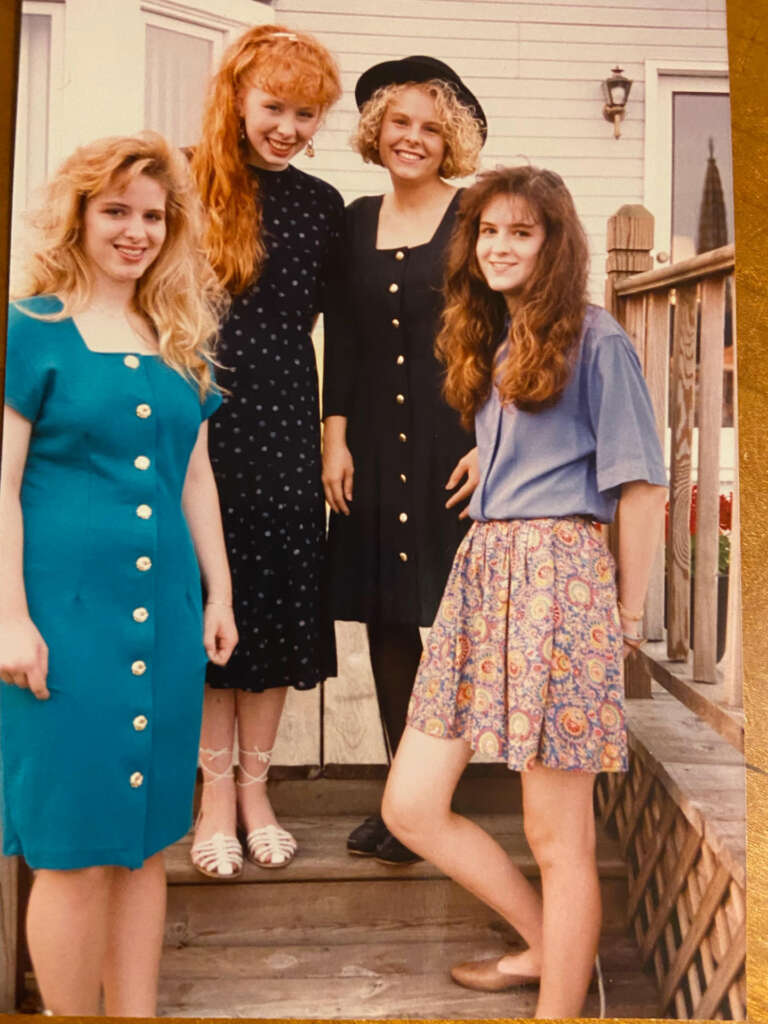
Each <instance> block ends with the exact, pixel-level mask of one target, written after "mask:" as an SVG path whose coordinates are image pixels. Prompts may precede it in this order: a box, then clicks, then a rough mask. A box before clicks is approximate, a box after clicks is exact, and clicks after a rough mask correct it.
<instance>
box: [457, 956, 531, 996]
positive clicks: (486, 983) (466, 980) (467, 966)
mask: <svg viewBox="0 0 768 1024" xmlns="http://www.w3.org/2000/svg"><path fill="white" fill-rule="evenodd" d="M502 959H503V957H492V958H491V959H489V960H470V961H468V962H467V963H464V964H456V965H455V966H454V967H452V968H451V977H452V978H453V980H454V981H455V982H456V984H457V985H463V986H464V988H473V989H476V990H477V991H478V992H503V991H504V989H507V988H522V987H523V986H528V985H538V984H539V980H540V979H539V978H538V977H532V976H531V975H528V974H507V973H505V972H504V971H500V970H499V961H500V960H502Z"/></svg>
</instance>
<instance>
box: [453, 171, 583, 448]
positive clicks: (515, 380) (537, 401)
mask: <svg viewBox="0 0 768 1024" xmlns="http://www.w3.org/2000/svg"><path fill="white" fill-rule="evenodd" d="M496 196H508V197H509V198H511V199H516V200H518V201H519V202H521V203H523V204H524V207H527V210H528V211H529V212H530V215H531V217H532V218H533V219H534V220H535V221H537V222H538V223H540V224H542V225H543V227H544V229H545V232H546V235H545V239H544V242H543V244H542V247H541V249H540V250H539V253H538V257H537V259H536V264H535V266H534V269H533V273H532V274H531V276H530V278H529V279H528V281H527V282H526V283H525V286H524V288H523V292H522V295H521V296H520V301H519V303H518V305H517V306H516V308H515V310H514V312H513V313H512V315H511V320H510V324H509V331H508V335H507V341H508V343H509V344H508V346H507V349H506V353H505V355H504V358H503V359H502V360H501V362H499V363H497V364H496V365H494V359H495V355H496V351H497V348H498V345H499V342H500V340H501V334H502V330H503V328H504V324H505V321H506V318H507V315H508V310H507V305H506V303H505V301H504V297H503V295H502V294H501V293H500V292H495V291H491V289H490V288H489V287H488V285H487V283H486V280H485V277H484V276H483V273H482V271H481V270H480V267H479V264H478V262H477V256H476V254H475V247H476V245H477V237H478V227H479V224H480V220H481V218H482V214H483V211H484V210H485V209H486V207H487V206H488V204H489V203H490V202H491V200H492V199H495V198H496ZM588 265H589V249H588V245H587V239H586V235H585V234H584V229H583V227H582V226H581V222H580V221H579V218H578V215H577V213H576V209H575V207H574V205H573V199H572V198H571V194H570V192H569V191H568V189H567V188H566V187H565V184H564V183H563V180H562V178H560V176H559V175H557V174H555V173H554V172H553V171H547V170H540V169H539V168H537V167H507V168H501V169H499V170H496V171H491V172H488V173H487V174H483V175H482V176H481V177H480V179H479V180H478V181H477V183H476V184H475V185H473V186H472V187H471V188H468V189H467V190H466V191H465V192H464V193H463V194H462V197H461V200H460V204H459V211H458V216H457V220H456V225H455V227H454V230H453V234H452V236H451V240H450V243H449V246H448V252H447V256H446V269H445V278H444V286H443V291H444V296H445V305H444V309H443V315H442V325H441V329H440V332H439V334H438V336H437V339H436V341H435V354H436V355H437V357H438V359H439V360H440V361H441V362H442V363H443V364H444V366H445V380H444V382H443V394H444V396H445V399H446V401H447V402H448V404H449V405H451V406H453V407H454V408H455V409H458V410H459V412H460V413H461V419H462V422H463V423H464V425H465V426H466V427H468V428H470V427H471V426H472V423H473V420H474V416H475V413H476V412H477V410H478V409H479V408H480V406H481V405H482V404H483V402H484V401H485V400H486V399H487V397H488V394H489V393H490V389H491V384H492V382H495V384H496V386H497V387H498V390H499V397H500V400H501V402H502V405H505V406H509V405H514V406H516V407H517V408H518V409H524V410H525V411H526V412H538V411H539V410H541V409H544V408H546V407H548V406H551V405H554V404H555V402H557V400H558V399H559V398H560V396H561V395H562V393H563V390H564V389H565V386H566V384H567V383H568V378H569V376H570V373H571V364H572V353H573V350H574V348H575V346H576V345H577V344H578V341H579V338H580V335H581V328H582V322H583V320H584V314H585V312H586V307H587V274H588Z"/></svg>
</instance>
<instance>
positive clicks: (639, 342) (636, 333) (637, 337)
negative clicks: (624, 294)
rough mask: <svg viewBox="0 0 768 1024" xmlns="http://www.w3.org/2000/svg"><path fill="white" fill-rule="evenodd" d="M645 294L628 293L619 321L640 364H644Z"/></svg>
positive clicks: (646, 298)
mask: <svg viewBox="0 0 768 1024" xmlns="http://www.w3.org/2000/svg"><path fill="white" fill-rule="evenodd" d="M647 302H648V296H647V295H630V296H629V298H627V300H626V301H625V302H624V304H623V309H622V318H621V323H622V326H623V328H624V330H625V331H626V332H627V334H628V335H629V340H630V341H631V342H632V344H633V345H634V346H635V351H636V352H637V357H638V359H639V360H640V365H641V366H644V365H645V343H646V339H645V332H646V309H647Z"/></svg>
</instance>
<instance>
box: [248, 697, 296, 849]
mask: <svg viewBox="0 0 768 1024" xmlns="http://www.w3.org/2000/svg"><path fill="white" fill-rule="evenodd" d="M287 692H288V690H287V687H285V686H280V687H275V688H274V689H271V690H265V691H264V692H263V693H247V692H246V691H245V690H238V691H237V732H238V744H239V748H240V749H239V755H238V757H239V764H240V769H241V770H240V771H239V773H238V783H239V785H238V787H237V803H238V809H239V812H240V820H241V822H242V823H243V825H244V826H245V830H246V832H251V831H252V830H253V829H255V828H262V827H263V826H264V825H276V824H277V818H276V817H275V812H274V811H273V810H272V805H271V803H270V802H269V796H268V794H267V776H268V774H269V763H270V760H271V758H272V748H273V747H274V745H275V738H276V737H277V729H278V726H279V725H280V716H281V715H282V713H283V705H284V704H285V697H286V693H287Z"/></svg>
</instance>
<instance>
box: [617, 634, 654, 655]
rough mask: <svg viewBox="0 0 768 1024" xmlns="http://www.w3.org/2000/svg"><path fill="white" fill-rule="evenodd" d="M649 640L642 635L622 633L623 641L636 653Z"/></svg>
mask: <svg viewBox="0 0 768 1024" xmlns="http://www.w3.org/2000/svg"><path fill="white" fill-rule="evenodd" d="M647 639H648V638H647V637H645V636H642V635H638V636H633V635H632V634H630V633H622V640H623V641H624V643H625V644H626V645H627V647H631V648H632V649H633V650H635V651H638V650H639V649H640V648H641V647H642V646H643V644H644V643H645V641H646V640H647Z"/></svg>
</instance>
